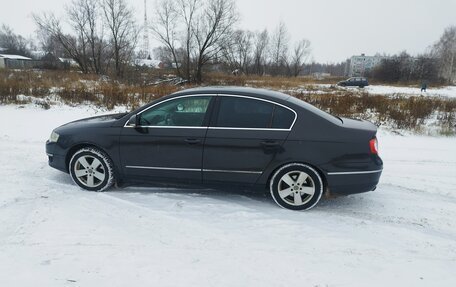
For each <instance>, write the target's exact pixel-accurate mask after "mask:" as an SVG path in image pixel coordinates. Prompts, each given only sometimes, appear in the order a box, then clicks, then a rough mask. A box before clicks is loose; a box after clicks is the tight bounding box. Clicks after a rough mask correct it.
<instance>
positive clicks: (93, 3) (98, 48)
mask: <svg viewBox="0 0 456 287" xmlns="http://www.w3.org/2000/svg"><path fill="white" fill-rule="evenodd" d="M76 3H77V4H79V5H80V7H81V9H82V11H83V13H84V14H85V18H86V25H85V27H84V30H83V31H84V36H85V38H86V39H87V43H88V45H89V49H90V58H91V61H90V63H91V65H92V69H93V70H94V72H95V73H97V74H100V73H102V72H104V67H103V62H104V56H105V50H106V43H105V39H104V34H103V25H101V19H100V18H101V17H100V11H99V10H100V6H99V4H100V3H99V0H79V1H78V2H76Z"/></svg>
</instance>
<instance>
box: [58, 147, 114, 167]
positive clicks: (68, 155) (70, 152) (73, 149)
mask: <svg viewBox="0 0 456 287" xmlns="http://www.w3.org/2000/svg"><path fill="white" fill-rule="evenodd" d="M82 148H96V149H98V150H100V151H102V152H103V153H104V154H105V155H106V156H108V157H109V158H110V159H111V161H112V157H111V156H109V153H107V152H106V150H105V149H103V148H102V147H100V146H98V145H96V144H93V143H89V142H83V143H78V144H75V145H73V146H72V147H71V148H70V149H69V150H68V152H67V153H66V156H65V168H66V170H67V172H69V170H68V167H69V164H70V160H71V158H72V157H73V155H74V154H75V153H76V152H77V151H78V150H80V149H82ZM114 170H116V168H115V167H114ZM116 173H117V172H116Z"/></svg>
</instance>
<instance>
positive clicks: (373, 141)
mask: <svg viewBox="0 0 456 287" xmlns="http://www.w3.org/2000/svg"><path fill="white" fill-rule="evenodd" d="M369 147H370V150H371V153H373V154H378V142H377V138H373V139H371V140H370V141H369Z"/></svg>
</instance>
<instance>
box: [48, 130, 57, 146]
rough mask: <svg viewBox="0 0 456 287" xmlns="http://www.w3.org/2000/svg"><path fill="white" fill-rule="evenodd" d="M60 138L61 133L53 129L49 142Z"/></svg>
mask: <svg viewBox="0 0 456 287" xmlns="http://www.w3.org/2000/svg"><path fill="white" fill-rule="evenodd" d="M58 140H59V134H58V133H56V132H55V131H52V133H51V136H50V137H49V142H51V143H56V142H57V141H58Z"/></svg>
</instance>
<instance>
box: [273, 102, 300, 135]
mask: <svg viewBox="0 0 456 287" xmlns="http://www.w3.org/2000/svg"><path fill="white" fill-rule="evenodd" d="M294 118H295V114H294V113H293V112H292V111H290V110H289V109H286V108H284V107H281V106H277V105H275V107H274V114H273V118H272V128H274V129H289V128H290V127H291V125H292V124H293V121H294Z"/></svg>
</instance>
